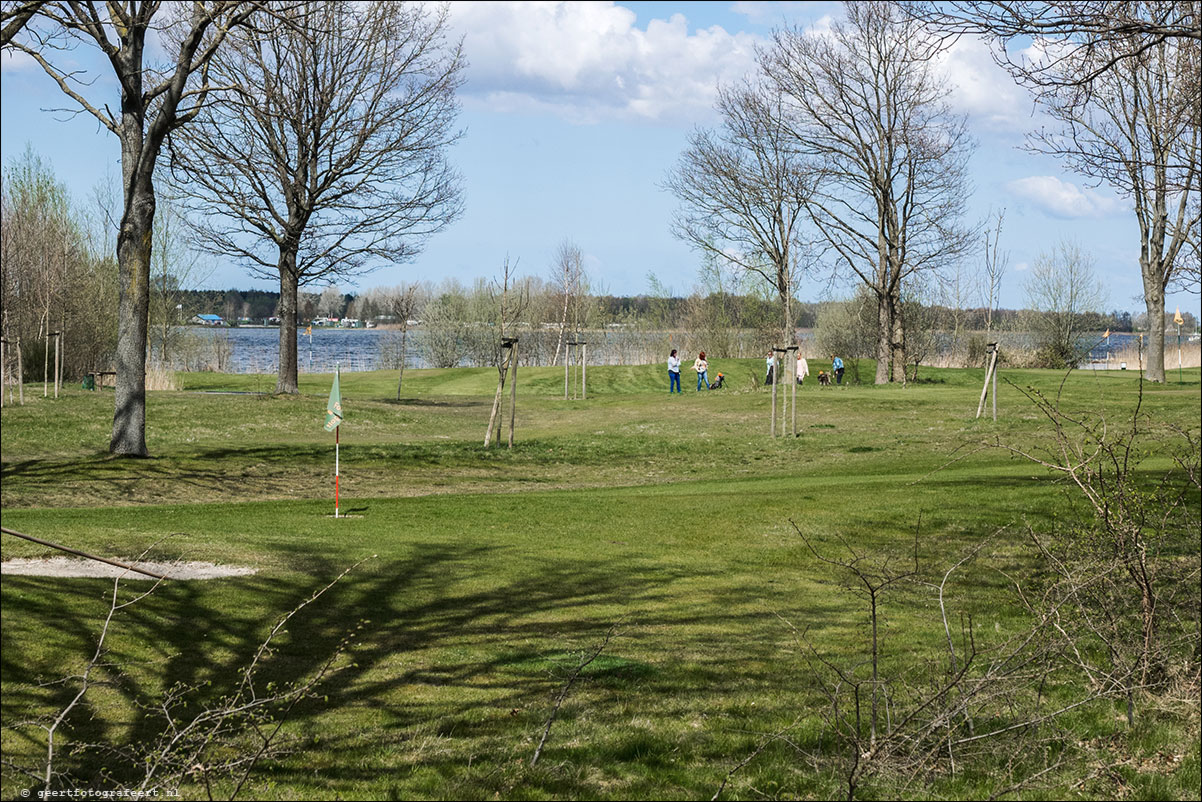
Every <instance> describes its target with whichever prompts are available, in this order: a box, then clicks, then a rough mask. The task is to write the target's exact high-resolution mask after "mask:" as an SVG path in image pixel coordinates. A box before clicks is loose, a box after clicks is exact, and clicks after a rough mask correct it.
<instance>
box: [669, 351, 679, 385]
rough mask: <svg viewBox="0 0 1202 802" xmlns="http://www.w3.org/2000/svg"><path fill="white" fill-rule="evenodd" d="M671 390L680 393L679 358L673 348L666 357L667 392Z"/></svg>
mask: <svg viewBox="0 0 1202 802" xmlns="http://www.w3.org/2000/svg"><path fill="white" fill-rule="evenodd" d="M673 390H675V391H676V392H677V393H679V392H680V357H678V356H677V355H676V349H675V348H673V349H672V353H671V354H669V355H668V392H669V393H671V392H672V391H673Z"/></svg>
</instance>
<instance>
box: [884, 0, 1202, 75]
mask: <svg viewBox="0 0 1202 802" xmlns="http://www.w3.org/2000/svg"><path fill="white" fill-rule="evenodd" d="M1153 6H1155V7H1156V8H1155V9H1153ZM903 8H904V9H905V11H906V12H907V13H909V14H911V15H913V16H914V17H915V18H917V19H920V20H922V21H923V22H924V23H925V24H926V25H927V28H928V30H930V31H931V32H933V33H936V34H938V35H942V36H959V35H962V34H978V35H981V36H984V37H986V38H988V39H989V40H990V41H991V44H992V45H993V56H994V59H995V60H996V61H997V63H998V64H999V65H1001V66H1002V67H1005V68H1006V69H1007V70H1009V71H1010V72H1011V73H1012V74H1014V75H1015V76H1017V77H1018V78H1020V80H1023V81H1024V82H1027V83H1029V84H1032V85H1040V86H1087V85H1088V84H1089V83H1090V82H1091V81H1093V80H1094V79H1095V78H1097V77H1099V76H1100V75H1102V74H1103V73H1105V72H1106V71H1108V70H1111V69H1114V68H1116V67H1118V66H1120V65H1121V64H1122V62H1123V61H1125V60H1127V59H1129V58H1134V57H1137V56H1139V55H1140V54H1141V53H1142V52H1143V51H1144V50H1145V49H1147V48H1153V47H1158V46H1160V45H1163V44H1166V43H1177V44H1183V43H1184V42H1185V41H1186V40H1194V41H1195V42H1196V41H1199V40H1202V28H1199V19H1198V18H1199V5H1198V2H1197V0H1156V2H1147V1H1146V0H1134V1H1133V0H938V2H934V1H932V0H922V2H911V3H905V4H904V5H903ZM1131 37H1138V38H1139V39H1140V46H1139V47H1138V48H1135V49H1131V50H1114V49H1112V48H1111V44H1112V43H1113V42H1114V41H1116V40H1128V39H1130V38H1131ZM1032 38H1034V39H1037V40H1038V41H1039V42H1040V43H1041V45H1042V46H1041V49H1042V50H1043V53H1044V55H1043V57H1042V58H1037V59H1032V58H1030V57H1029V56H1028V54H1027V52H1026V48H1025V47H1011V45H1012V44H1014V43H1016V41H1017V42H1023V43H1024V44H1025V42H1026V41H1027V40H1029V39H1032ZM1082 58H1085V59H1087V60H1088V61H1089V62H1090V64H1091V66H1090V68H1089V69H1088V70H1086V71H1084V72H1078V71H1075V70H1070V71H1065V70H1063V69H1062V67H1063V66H1064V65H1063V63H1062V62H1074V61H1078V60H1080V59H1082Z"/></svg>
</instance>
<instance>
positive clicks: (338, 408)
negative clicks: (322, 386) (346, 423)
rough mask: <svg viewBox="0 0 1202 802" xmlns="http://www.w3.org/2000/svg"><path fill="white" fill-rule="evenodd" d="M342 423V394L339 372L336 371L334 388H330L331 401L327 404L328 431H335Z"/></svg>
mask: <svg viewBox="0 0 1202 802" xmlns="http://www.w3.org/2000/svg"><path fill="white" fill-rule="evenodd" d="M340 423H342V393H341V392H339V391H338V371H335V372H334V386H333V387H331V388H330V400H329V401H327V402H326V431H327V432H332V431H334V430H335V429H337V428H338V424H340Z"/></svg>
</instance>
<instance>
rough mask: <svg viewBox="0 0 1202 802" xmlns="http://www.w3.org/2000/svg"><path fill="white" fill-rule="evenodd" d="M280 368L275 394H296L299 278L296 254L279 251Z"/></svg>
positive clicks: (297, 389) (297, 390)
mask: <svg viewBox="0 0 1202 802" xmlns="http://www.w3.org/2000/svg"><path fill="white" fill-rule="evenodd" d="M279 269H280V307H279V309H280V366H279V377H278V379H277V380H276V384H275V391H276V392H277V393H288V394H292V395H295V394H296V393H298V392H299V391H300V390H299V387H298V386H297V371H296V299H297V294H298V289H297V287H298V284H299V278H298V277H297V274H296V252H295V251H286V250H281V251H280V265H279Z"/></svg>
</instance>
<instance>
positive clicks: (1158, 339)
mask: <svg viewBox="0 0 1202 802" xmlns="http://www.w3.org/2000/svg"><path fill="white" fill-rule="evenodd" d="M1145 261H1146V260H1145V259H1141V260H1140V268H1141V272H1143V278H1144V305H1145V308H1146V310H1147V312H1148V356H1147V359H1148V361H1147V363H1146V364H1145V366H1144V378H1146V379H1147V380H1148V381H1153V382H1161V383H1163V382H1164V285H1163V283H1162V281H1163V279H1162V277H1161V276H1162V275H1163V273H1162V271H1160V270H1158V269H1149V267H1148V266H1147V265H1146V264H1145Z"/></svg>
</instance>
